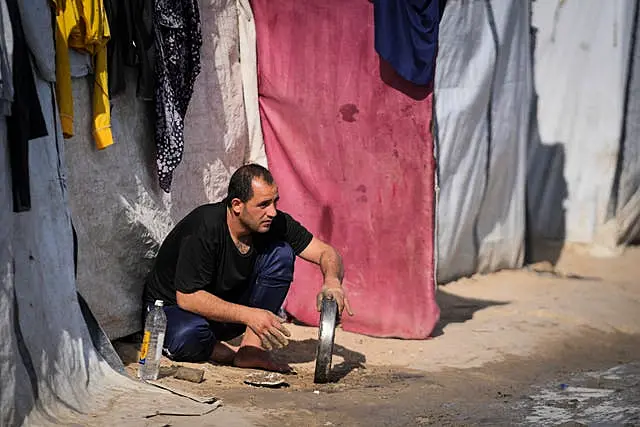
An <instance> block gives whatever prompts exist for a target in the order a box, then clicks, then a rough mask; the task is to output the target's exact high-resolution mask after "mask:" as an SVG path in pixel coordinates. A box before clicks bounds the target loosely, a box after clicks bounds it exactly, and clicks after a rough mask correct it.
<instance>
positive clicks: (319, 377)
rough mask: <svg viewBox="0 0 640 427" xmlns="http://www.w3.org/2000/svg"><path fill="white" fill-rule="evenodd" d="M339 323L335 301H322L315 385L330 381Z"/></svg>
mask: <svg viewBox="0 0 640 427" xmlns="http://www.w3.org/2000/svg"><path fill="white" fill-rule="evenodd" d="M337 321H338V304H337V303H336V302H335V300H333V299H327V298H325V299H323V300H322V311H321V313H320V334H319V337H318V349H317V351H316V372H315V375H314V377H313V382H314V383H319V384H323V383H326V382H328V381H329V374H330V372H331V357H332V356H333V339H334V336H335V331H336V322H337Z"/></svg>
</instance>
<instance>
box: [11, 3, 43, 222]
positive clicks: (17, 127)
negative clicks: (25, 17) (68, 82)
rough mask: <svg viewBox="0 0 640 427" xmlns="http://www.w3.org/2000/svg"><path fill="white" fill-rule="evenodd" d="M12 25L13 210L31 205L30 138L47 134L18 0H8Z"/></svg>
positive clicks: (29, 207) (17, 210)
mask: <svg viewBox="0 0 640 427" xmlns="http://www.w3.org/2000/svg"><path fill="white" fill-rule="evenodd" d="M7 9H8V11H9V18H10V19H11V27H12V29H13V51H14V54H13V90H14V96H13V104H12V105H11V117H7V137H8V140H9V156H10V161H11V184H12V189H13V211H14V212H23V211H28V210H29V209H31V189H30V185H29V140H31V139H36V138H41V137H43V136H47V124H46V123H45V121H44V117H43V116H42V109H41V108H40V99H39V98H38V91H37V90H36V83H35V80H34V77H33V70H32V68H31V54H30V52H29V47H28V46H27V42H26V40H25V37H24V32H23V29H22V22H21V21H20V10H19V9H18V3H17V0H7Z"/></svg>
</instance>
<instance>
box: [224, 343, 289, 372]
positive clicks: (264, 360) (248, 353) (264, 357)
mask: <svg viewBox="0 0 640 427" xmlns="http://www.w3.org/2000/svg"><path fill="white" fill-rule="evenodd" d="M233 365H234V366H237V367H238V368H255V369H264V370H265V371H274V372H282V373H289V372H291V371H292V369H291V366H289V365H287V364H286V363H278V362H276V361H275V360H273V359H272V358H271V356H270V355H269V352H267V351H265V350H263V349H261V348H259V347H254V346H250V345H245V346H242V347H240V348H239V349H238V352H237V353H236V357H235V358H234V359H233Z"/></svg>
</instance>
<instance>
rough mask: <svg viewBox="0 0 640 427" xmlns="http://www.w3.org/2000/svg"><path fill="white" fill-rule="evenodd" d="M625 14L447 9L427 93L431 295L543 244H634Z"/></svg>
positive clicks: (636, 193)
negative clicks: (433, 223) (433, 126)
mask: <svg viewBox="0 0 640 427" xmlns="http://www.w3.org/2000/svg"><path fill="white" fill-rule="evenodd" d="M636 7H637V2H634V1H633V0H611V1H607V2H600V1H598V0H584V1H583V0H563V1H561V0H536V1H533V2H532V3H528V2H522V1H507V0H504V1H503V0H501V1H491V0H471V1H459V0H449V1H447V6H446V8H445V12H444V16H443V20H442V23H441V26H440V46H439V54H438V63H437V72H436V82H435V91H436V110H435V113H436V123H437V136H438V141H437V142H438V167H439V184H440V197H439V205H438V272H437V275H438V280H439V281H440V282H446V281H448V280H452V279H455V278H458V277H461V276H464V275H469V274H473V273H475V272H490V271H495V270H498V269H500V268H508V267H519V266H520V265H522V262H523V260H524V255H525V252H526V251H525V248H526V250H527V251H530V252H527V254H528V255H530V256H532V255H533V254H534V252H535V251H534V249H535V248H536V247H537V246H539V245H540V246H544V245H546V244H547V243H549V242H555V243H559V244H560V246H561V245H562V244H564V243H565V242H570V243H582V244H587V245H589V246H591V247H593V248H601V247H606V248H608V249H612V248H614V247H615V246H616V244H620V243H628V242H630V241H632V240H633V239H634V238H637V237H638V235H639V232H640V230H639V228H640V224H639V221H640V201H639V200H640V163H639V162H638V156H637V155H636V154H637V153H638V151H639V148H638V144H640V141H639V140H638V139H639V137H640V135H638V125H637V114H636V115H635V116H634V115H633V114H634V112H635V113H637V108H638V101H637V95H638V87H640V83H638V77H637V76H636V75H635V73H637V71H636V70H635V68H634V67H632V71H631V74H629V58H630V57H632V56H634V55H635V53H633V55H632V52H631V49H632V47H633V46H632V40H635V38H634V37H632V36H633V35H634V34H635V33H636V32H637V31H638V29H637V13H634V11H635V10H636ZM530 8H531V9H530ZM636 63H637V62H636ZM532 65H533V66H532ZM629 76H631V79H630V80H628V77H629ZM625 105H627V106H628V108H627V112H626V114H627V115H626V117H627V120H626V124H625V123H624V118H625V116H624V111H625ZM623 129H625V130H626V134H625V136H624V139H623V132H622V131H623ZM621 148H622V149H621ZM525 177H526V178H525ZM599 253H602V252H599ZM557 255H558V253H555V254H553V255H550V254H549V253H548V252H547V254H546V255H545V256H548V257H549V256H550V257H551V258H556V257H557ZM550 260H551V261H555V259H550Z"/></svg>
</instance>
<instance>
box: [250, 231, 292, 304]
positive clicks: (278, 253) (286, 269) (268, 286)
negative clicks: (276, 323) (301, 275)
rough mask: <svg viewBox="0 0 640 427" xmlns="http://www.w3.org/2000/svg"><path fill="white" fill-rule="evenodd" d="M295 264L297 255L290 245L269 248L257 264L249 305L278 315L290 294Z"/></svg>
mask: <svg viewBox="0 0 640 427" xmlns="http://www.w3.org/2000/svg"><path fill="white" fill-rule="evenodd" d="M294 262H295V254H294V253H293V249H292V248H291V246H290V245H289V244H288V243H285V242H276V243H273V244H272V245H271V246H269V247H268V248H267V249H266V250H265V251H264V252H263V253H262V254H261V255H260V258H259V259H258V262H256V269H255V273H254V280H253V284H252V287H251V295H250V298H249V305H250V306H252V307H258V308H263V309H265V310H269V311H271V312H273V313H277V311H278V310H279V309H280V307H281V306H282V303H283V302H284V299H285V297H286V296H287V292H289V286H290V285H291V281H292V280H293V264H294Z"/></svg>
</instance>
